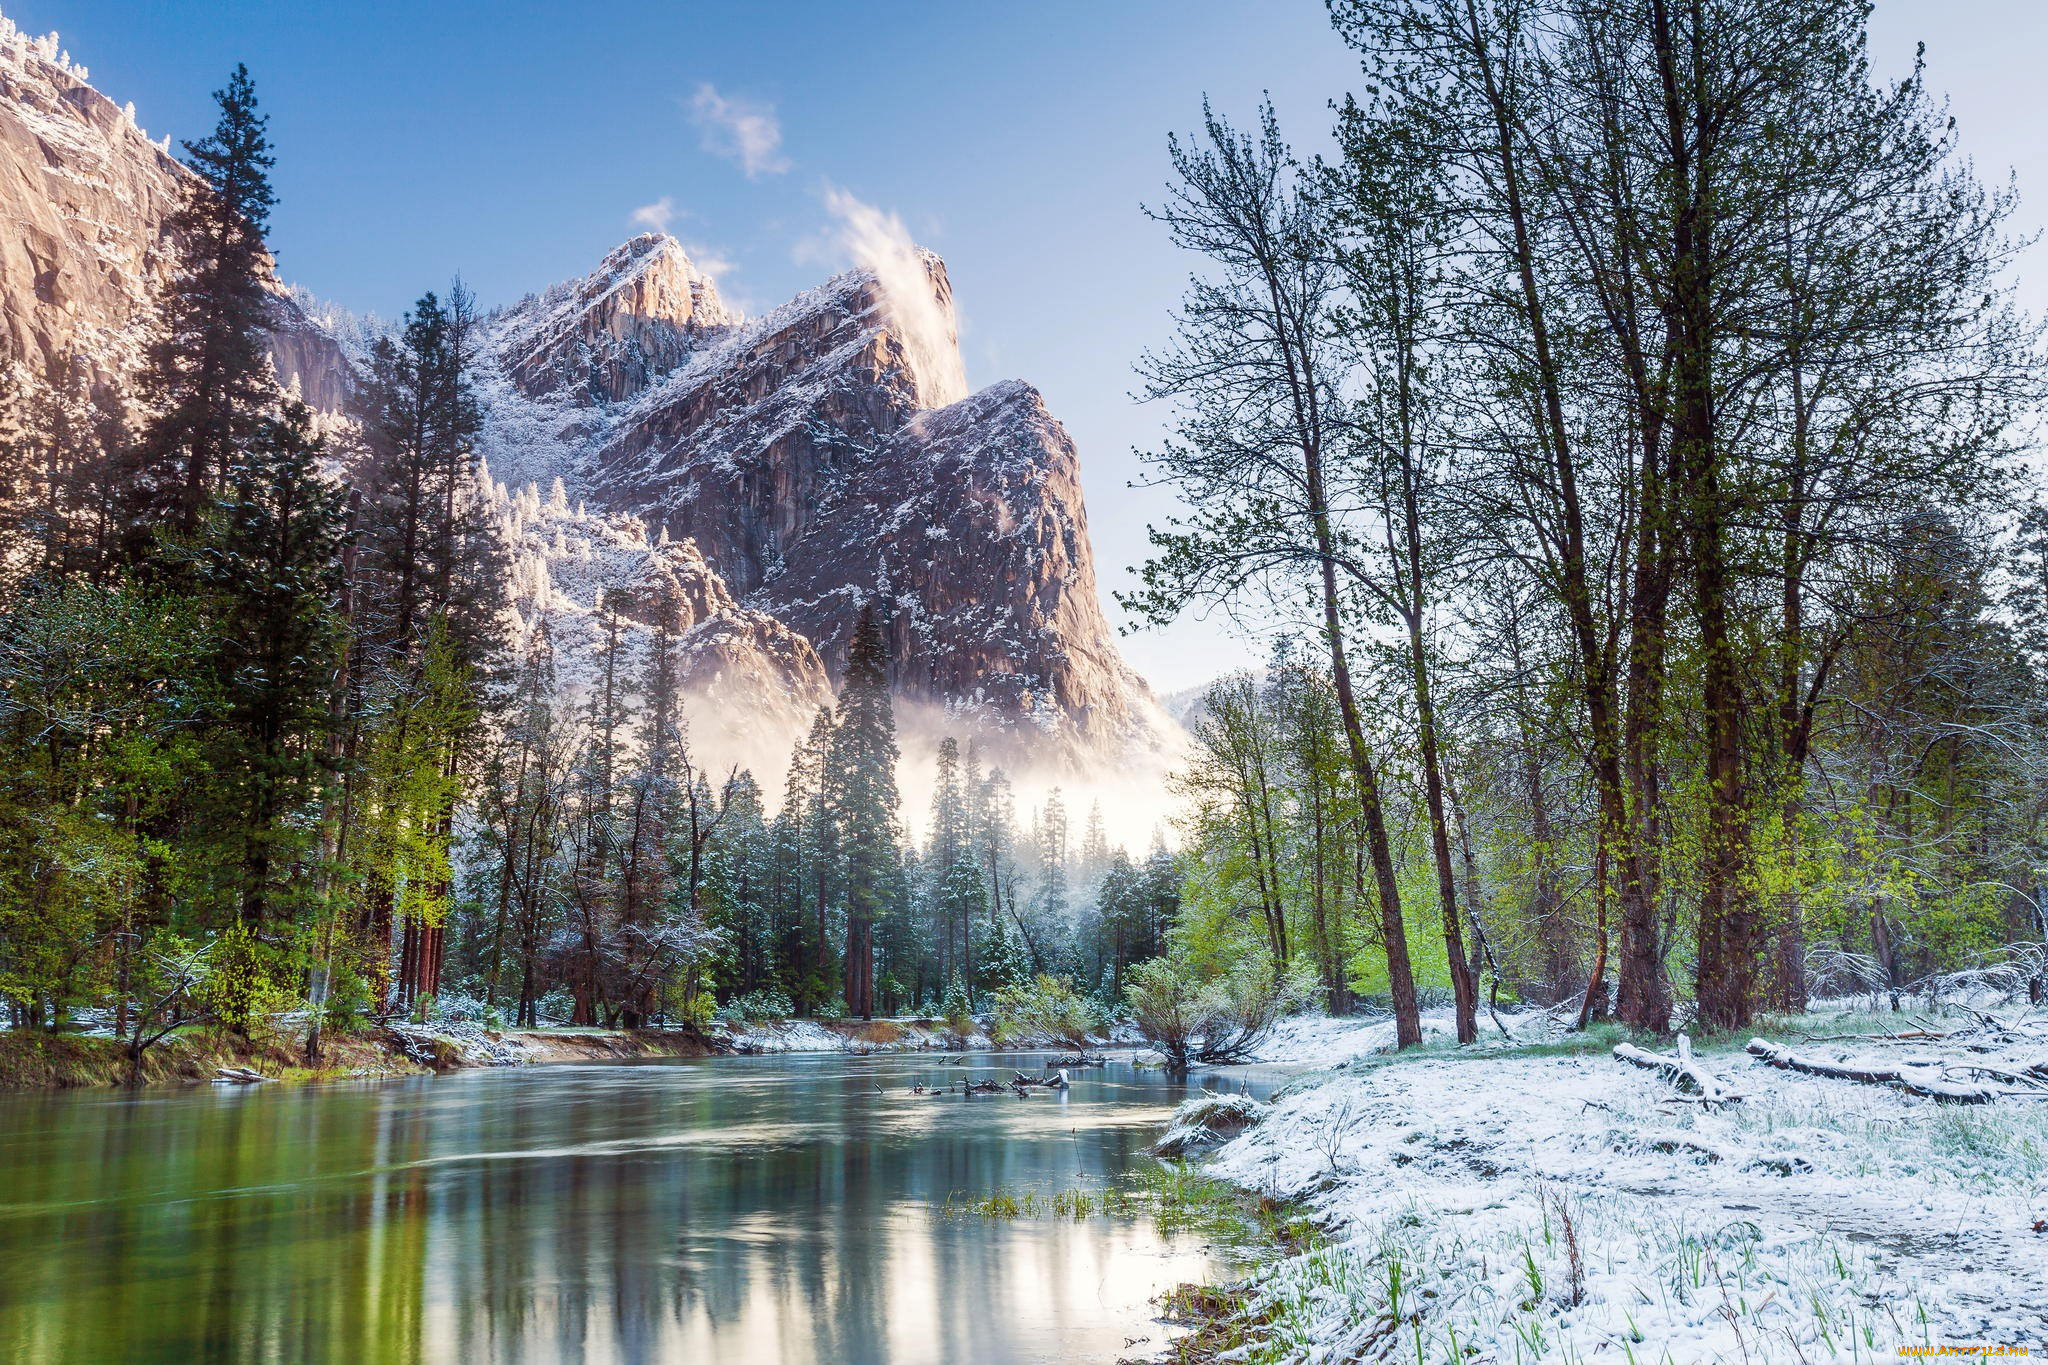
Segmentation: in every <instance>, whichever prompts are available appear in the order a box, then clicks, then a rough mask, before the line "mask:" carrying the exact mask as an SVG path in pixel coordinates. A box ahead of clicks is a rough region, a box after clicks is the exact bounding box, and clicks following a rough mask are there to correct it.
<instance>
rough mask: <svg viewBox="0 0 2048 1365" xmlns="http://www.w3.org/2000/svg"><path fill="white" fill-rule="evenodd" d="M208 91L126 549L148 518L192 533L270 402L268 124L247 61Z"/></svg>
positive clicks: (179, 220)
mask: <svg viewBox="0 0 2048 1365" xmlns="http://www.w3.org/2000/svg"><path fill="white" fill-rule="evenodd" d="M213 97H214V100H215V101H216V102H217V103H218V104H219V106H220V119H219V121H218V122H217V123H215V125H214V129H213V132H212V133H211V134H210V135H208V136H207V137H206V138H204V139H202V140H201V141H199V142H188V143H186V144H185V153H186V158H187V159H186V164H187V165H188V166H189V167H190V168H191V170H192V171H193V177H192V178H191V179H188V180H186V181H184V182H183V183H182V184H181V186H180V194H181V195H182V198H181V200H180V202H179V205H178V208H177V210H176V212H174V213H173V214H172V215H171V217H170V219H169V220H168V221H167V222H166V224H165V228H166V232H167V235H168V236H169V237H170V239H171V243H172V247H173V250H174V252H175V261H174V265H173V268H172V270H171V272H170V274H169V275H168V276H167V277H166V278H165V282H164V285H163V287H162V292H161V294H160V295H159V298H158V301H157V318H158V332H157V336H156V338H155V339H154V340H153V341H152V342H151V344H150V346H149V352H148V361H147V364H146V365H145V367H144V369H143V372H142V377H141V389H142V394H143V397H144V398H145V400H146V401H147V402H148V404H149V405H150V406H151V407H152V408H153V409H154V410H155V413H156V417H155V420H154V421H153V422H152V423H151V424H150V426H149V429H148V431H147V434H146V435H145V437H144V439H143V442H142V448H141V451H140V452H139V453H140V455H141V457H142V458H141V465H140V467H139V468H138V469H137V470H136V471H135V479H134V487H133V488H132V489H131V492H130V499H131V503H130V509H129V510H130V516H129V519H128V524H129V529H130V531H131V538H132V539H133V542H134V543H132V544H131V553H139V552H140V551H141V550H142V549H143V548H145V547H146V544H147V536H148V533H149V531H150V529H151V525H152V519H153V518H163V517H166V516H168V518H169V520H170V524H171V526H172V527H173V528H175V529H176V530H178V531H179V532H182V533H183V534H186V535H191V534H192V533H194V532H195V531H197V529H198V527H199V522H200V518H201V516H202V514H203V513H204V512H205V509H206V505H207V501H208V499H209V498H210V497H211V496H212V494H213V493H215V492H216V491H218V490H219V489H221V488H222V487H223V486H224V485H225V484H226V482H227V480H228V478H229V476H230V473H231V471H232V470H233V469H234V467H235V465H236V463H237V459H238V455H239V453H240V452H241V451H242V449H243V448H244V447H246V446H247V445H248V444H249V443H250V442H251V441H252V440H254V439H255V438H256V437H257V435H258V434H259V433H260V432H261V431H262V430H263V421H264V418H265V417H266V416H267V415H268V414H269V412H270V409H271V407H272V404H273V402H274V399H275V389H276V384H275V381H274V378H273V374H272V371H271V368H270V363H269V359H268V356H267V354H266V351H265V328H266V325H267V323H268V319H269V310H270V307H271V304H270V297H269V294H268V292H267V291H266V289H265V287H264V286H265V282H266V279H267V277H268V275H269V273H270V263H269V257H268V255H267V254H266V252H265V248H264V244H263V232H264V228H265V227H266V226H267V225H268V224H269V221H270V210H271V209H272V207H274V206H275V204H276V203H277V196H276V194H275V192H274V191H273V190H272V189H271V186H270V168H271V166H272V165H273V164H274V162H275V158H274V157H273V156H272V155H271V152H270V139H269V135H268V132H267V125H268V123H269V120H268V119H267V118H266V117H265V116H263V115H261V114H259V113H257V112H256V89H255V86H254V84H253V83H252V82H251V81H250V79H249V70H248V68H247V67H245V66H240V65H238V66H236V67H235V70H234V72H233V74H232V75H230V76H229V77H228V83H227V85H226V86H225V87H224V88H222V89H220V90H217V91H215V92H214V96H213Z"/></svg>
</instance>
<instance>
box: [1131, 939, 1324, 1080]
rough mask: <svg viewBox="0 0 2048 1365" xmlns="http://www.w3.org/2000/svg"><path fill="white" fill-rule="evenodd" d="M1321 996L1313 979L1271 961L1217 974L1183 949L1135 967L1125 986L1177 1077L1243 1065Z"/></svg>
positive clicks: (1143, 1027)
mask: <svg viewBox="0 0 2048 1365" xmlns="http://www.w3.org/2000/svg"><path fill="white" fill-rule="evenodd" d="M1313 996H1314V983H1313V982H1312V981H1310V980H1309V979H1308V978H1307V977H1306V976H1304V975H1302V974H1301V973H1299V972H1290V973H1286V974H1281V973H1276V972H1275V971H1274V970H1273V968H1272V964H1271V962H1270V961H1269V960H1267V959H1265V958H1263V957H1260V958H1250V959H1247V960H1245V961H1242V962H1239V963H1238V964H1237V965H1236V966H1234V967H1232V968H1231V969H1230V970H1229V971H1227V972H1224V973H1222V974H1220V975H1213V976H1212V975H1206V974H1205V973H1203V972H1202V970H1201V969H1200V968H1199V967H1197V966H1196V965H1195V964H1194V962H1193V961H1192V960H1191V959H1190V958H1189V957H1188V955H1187V954H1186V953H1185V952H1183V951H1181V950H1179V949H1175V950H1174V951H1173V952H1172V953H1170V954H1168V955H1167V956H1166V957H1159V958H1154V959H1152V961H1150V962H1144V963H1140V964H1139V965H1138V966H1136V967H1133V968H1132V969H1131V973H1130V980H1129V982H1128V983H1126V985H1125V986H1124V998H1125V999H1126V1000H1127V1001H1129V1002H1130V1006H1131V1013H1132V1016H1133V1017H1134V1019H1135V1021H1136V1023H1137V1025H1138V1030H1139V1032H1141V1033H1143V1034H1144V1035H1145V1041H1147V1042H1149V1043H1150V1044H1152V1046H1153V1047H1155V1048H1157V1049H1159V1051H1160V1053H1161V1054H1163V1055H1164V1056H1165V1058H1166V1064H1167V1065H1168V1066H1169V1067H1171V1068H1172V1069H1174V1070H1176V1071H1186V1070H1187V1069H1188V1065H1189V1063H1191V1062H1198V1061H1199V1062H1234V1061H1242V1060H1243V1059H1244V1058H1246V1057H1248V1056H1250V1055H1251V1053H1252V1051H1253V1050H1254V1049H1256V1048H1257V1047H1258V1045H1259V1044H1260V1043H1261V1042H1263V1041H1264V1040H1265V1037H1266V1035H1267V1034H1268V1033H1270V1032H1271V1031H1272V1029H1273V1025H1275V1024H1277V1023H1279V1022H1280V1020H1281V1019H1283V1018H1285V1017H1286V1016H1287V1015H1289V1014H1292V1013H1294V1012H1295V1011H1296V1010H1299V1009H1301V1008H1302V1007H1303V1006H1304V1005H1306V1004H1307V1003H1308V1002H1309V1000H1310V999H1312V998H1313Z"/></svg>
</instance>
